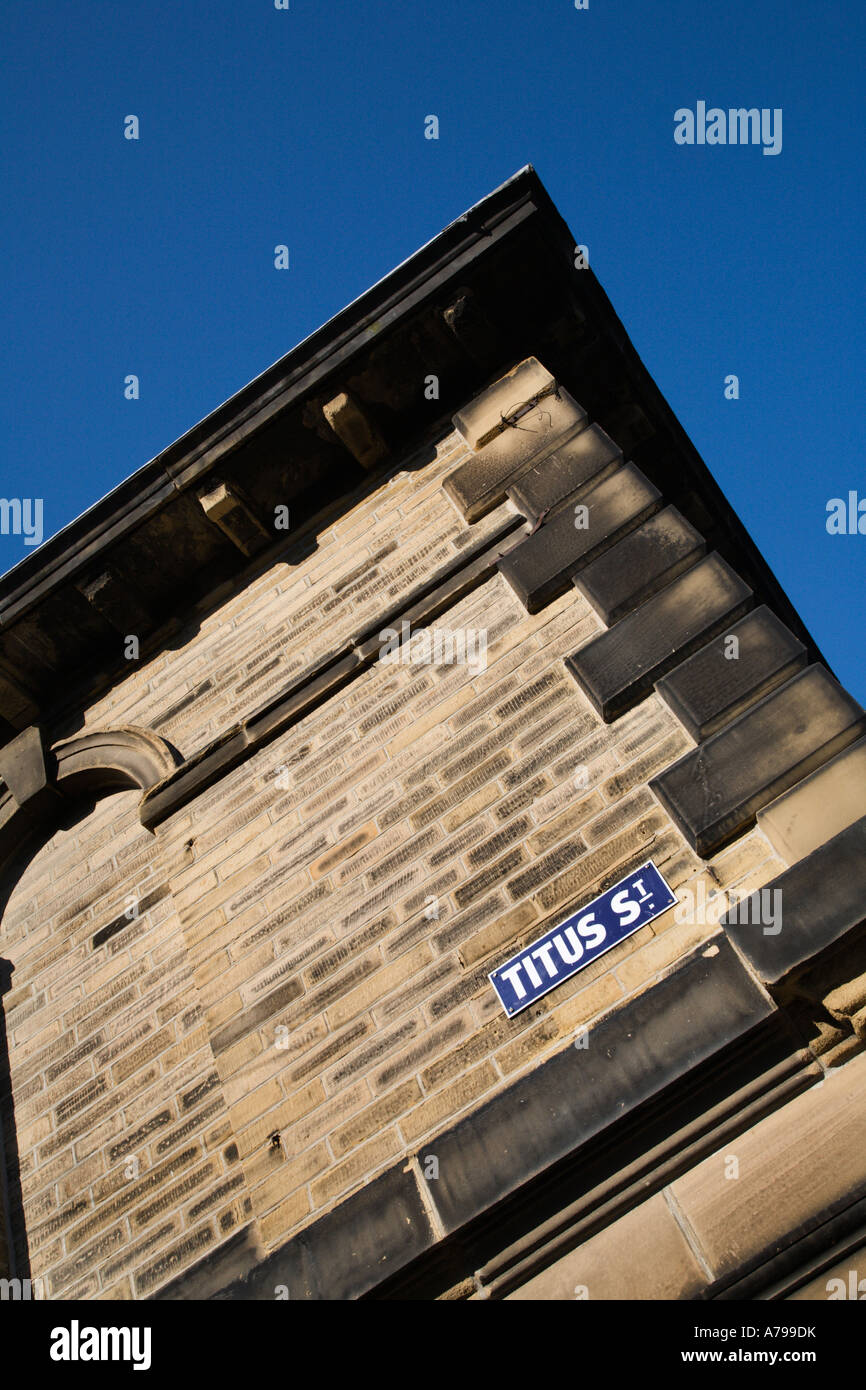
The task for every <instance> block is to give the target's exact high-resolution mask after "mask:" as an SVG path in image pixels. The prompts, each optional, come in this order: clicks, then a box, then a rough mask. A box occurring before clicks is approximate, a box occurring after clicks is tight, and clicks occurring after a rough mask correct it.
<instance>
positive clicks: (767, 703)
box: [578, 590, 866, 858]
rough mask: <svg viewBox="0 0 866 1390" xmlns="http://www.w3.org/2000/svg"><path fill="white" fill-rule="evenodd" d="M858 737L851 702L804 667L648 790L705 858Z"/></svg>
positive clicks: (862, 725)
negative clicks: (770, 803)
mask: <svg viewBox="0 0 866 1390" xmlns="http://www.w3.org/2000/svg"><path fill="white" fill-rule="evenodd" d="M665 592H669V591H668V590H666V591H665ZM626 621H631V620H630V619H626ZM613 630H614V631H615V629H613ZM609 635H610V634H607V633H606V634H605V636H609ZM584 650H586V649H584ZM582 655H583V653H582V652H581V653H579V654H578V656H582ZM864 731H866V718H864V714H863V710H862V709H861V707H860V705H858V704H857V701H856V700H854V699H853V698H852V696H850V695H849V694H848V693H847V691H845V690H843V689H842V687H841V686H840V685H839V683H838V681H835V680H834V679H833V677H832V676H831V675H830V673H829V671H827V670H826V669H825V668H824V667H823V666H810V667H808V668H807V669H806V670H805V671H802V672H800V674H799V675H796V676H794V677H793V679H791V680H789V681H788V682H787V684H785V685H783V686H781V687H780V688H779V689H778V690H775V691H774V692H773V693H772V694H771V695H768V696H767V697H766V698H765V699H764V700H761V701H760V703H759V704H757V705H754V706H753V707H752V708H751V709H750V710H748V711H747V712H746V713H745V714H743V715H741V716H740V718H739V719H736V720H735V721H734V723H733V724H729V725H728V727H727V728H725V729H722V730H721V732H720V733H718V734H715V735H713V737H712V738H710V739H708V740H707V742H706V743H702V744H701V745H700V747H698V748H695V749H694V750H693V751H692V752H691V753H687V754H686V755H685V757H684V758H680V759H679V761H678V762H676V763H674V764H673V766H672V767H669V768H667V770H666V771H665V772H662V773H660V774H659V776H658V777H655V778H653V780H652V781H651V783H650V787H651V788H652V790H653V791H654V792H655V794H656V795H657V796H658V797H659V799H660V801H661V802H662V804H663V805H664V806H665V807H666V809H667V810H668V811H669V812H670V814H671V815H672V816H673V817H674V819H675V821H676V823H677V825H678V826H679V827H680V829H681V830H682V832H683V834H684V835H685V837H686V839H687V840H688V842H689V844H690V845H691V847H692V849H694V850H696V851H697V853H698V854H700V855H702V856H703V857H704V858H707V856H708V855H710V854H713V853H715V851H716V850H718V849H721V848H722V847H723V846H724V845H725V844H727V843H728V841H729V840H732V839H733V838H734V837H735V836H736V835H739V834H742V832H743V831H744V830H747V829H748V828H749V827H750V826H751V825H753V824H754V821H755V817H756V815H757V813H758V811H760V810H761V809H762V807H764V806H766V805H768V803H769V802H770V801H772V800H774V799H775V798H776V797H777V796H780V795H781V794H782V793H783V792H785V791H788V790H789V789H790V788H791V787H793V786H794V785H795V784H796V783H797V782H800V781H802V779H803V778H804V777H806V776H808V775H809V773H810V772H814V771H815V770H816V769H817V768H818V767H821V766H822V765H823V764H824V763H826V762H829V760H830V759H831V758H832V757H835V755H836V754H837V753H840V752H841V751H842V750H843V749H844V748H846V747H848V745H849V744H851V743H854V742H856V741H857V739H858V738H859V737H861V736H862V734H863V733H864Z"/></svg>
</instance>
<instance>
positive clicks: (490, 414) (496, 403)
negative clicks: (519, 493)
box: [451, 357, 556, 449]
mask: <svg viewBox="0 0 866 1390" xmlns="http://www.w3.org/2000/svg"><path fill="white" fill-rule="evenodd" d="M555 390H556V381H555V380H554V378H553V377H552V376H551V374H550V372H549V371H548V370H547V368H546V367H543V366H542V365H541V363H540V362H539V360H538V358H537V357H527V358H525V360H524V361H523V362H518V364H517V366H516V367H512V369H511V371H510V372H508V373H506V375H505V376H503V377H500V378H499V380H498V381H494V383H493V385H492V386H488V387H487V390H486V391H482V392H481V393H480V395H478V396H476V397H475V399H474V400H471V401H470V402H469V404H468V405H465V406H464V407H463V409H462V410H458V412H457V414H456V415H453V416H452V417H451V422H452V424H453V425H454V428H455V429H456V430H457V432H458V434H461V435H462V436H463V438H464V439H465V440H466V443H467V444H468V445H469V447H470V449H480V448H481V447H482V445H484V444H486V443H487V442H488V441H489V440H491V439H494V438H495V437H496V435H497V434H501V433H502V431H503V430H505V429H507V428H508V427H509V422H510V421H511V420H513V419H514V418H515V417H517V416H519V414H520V411H521V408H522V407H524V406H525V405H526V403H527V401H531V400H539V399H541V397H543V396H548V395H550V394H551V393H552V392H553V391H555Z"/></svg>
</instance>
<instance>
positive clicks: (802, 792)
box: [758, 739, 866, 864]
mask: <svg viewBox="0 0 866 1390" xmlns="http://www.w3.org/2000/svg"><path fill="white" fill-rule="evenodd" d="M861 816H866V739H860V740H859V741H858V742H857V743H853V744H851V745H850V746H849V747H848V748H846V749H844V750H843V752H841V753H838V754H837V755H836V757H835V758H831V759H830V761H829V762H828V763H825V764H824V766H823V767H821V768H818V770H817V771H816V772H813V773H811V774H810V775H809V776H808V777H804V779H803V781H802V782H798V783H797V785H796V786H795V787H792V788H791V790H790V791H788V792H784V793H783V795H782V796H780V797H777V798H776V800H775V801H771V802H770V804H769V805H768V806H764V807H762V808H761V810H760V811H759V812H758V825H759V826H760V827H761V829H762V830H763V832H764V834H765V835H766V836H767V839H768V840H769V841H770V843H771V845H772V846H773V848H774V849H775V851H776V853H777V854H779V855H781V857H782V858H783V859H784V860H785V861H786V862H787V863H788V864H795V863H796V862H797V860H799V859H805V858H806V856H807V855H809V854H811V853H812V851H813V850H815V849H817V848H818V846H819V845H823V844H825V843H826V841H827V840H830V839H832V838H833V836H834V835H838V834H839V831H840V830H844V829H845V828H846V826H849V825H851V824H853V822H854V821H856V820H859V819H860V818H861Z"/></svg>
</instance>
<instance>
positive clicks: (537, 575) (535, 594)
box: [499, 463, 661, 613]
mask: <svg viewBox="0 0 866 1390" xmlns="http://www.w3.org/2000/svg"><path fill="white" fill-rule="evenodd" d="M580 505H581V506H582V507H585V508H586V514H585V518H584V517H583V516H581V518H580V519H581V520H584V519H585V520H586V523H587V524H586V525H585V526H583V525H581V526H579V525H578V524H577V522H578V519H579V518H578V517H577V516H576V515H575V513H574V511H573V510H572V508H571V507H566V508H565V510H564V511H561V512H558V513H557V515H556V516H555V517H552V518H551V520H550V521H549V522H547V523H546V525H544V526H542V527H540V528H539V530H538V531H536V532H535V533H534V534H533V535H531V536H527V538H526V540H525V541H522V542H521V543H520V544H519V545H516V546H515V547H514V549H513V550H511V551H509V553H508V554H507V555H506V556H504V557H503V558H502V560H500V562H499V569H500V571H501V573H502V574H503V575H504V576H505V578H506V579H507V580H508V583H509V584H510V585H511V587H512V589H513V590H514V592H515V593H516V594H517V597H518V598H519V599H520V601H521V603H523V605H524V607H525V608H526V609H527V610H528V611H529V612H530V613H537V612H538V611H539V610H540V609H542V608H544V607H545V606H546V605H547V604H548V603H552V601H553V600H554V599H555V598H558V597H559V595H560V594H564V593H565V592H566V591H567V589H568V586H569V583H570V582H571V580H572V578H573V577H574V575H575V574H576V573H577V571H578V570H579V569H581V568H582V567H583V566H584V565H587V564H589V562H590V560H592V559H594V558H595V557H596V556H597V555H600V554H601V553H602V551H604V550H607V549H608V548H609V547H610V546H612V545H613V543H614V541H617V540H619V538H620V537H621V536H624V535H626V534H627V533H628V532H629V531H631V530H633V529H634V528H635V527H636V526H639V525H640V523H641V522H642V521H643V520H644V519H645V518H646V517H648V516H649V515H650V514H651V513H652V512H654V511H656V510H657V509H658V507H659V506H660V505H661V494H660V493H659V492H658V490H657V489H656V488H654V487H653V485H652V483H651V482H650V481H649V479H647V478H645V477H644V475H643V473H641V471H640V469H639V468H635V466H634V464H633V463H627V464H626V465H625V467H624V468H620V469H618V470H617V472H616V473H612V474H611V476H610V477H609V478H605V479H604V481H603V482H600V483H599V484H598V485H597V486H596V487H594V488H592V490H591V491H590V492H588V493H587V494H586V497H585V499H584V501H583V502H582V503H581V504H580Z"/></svg>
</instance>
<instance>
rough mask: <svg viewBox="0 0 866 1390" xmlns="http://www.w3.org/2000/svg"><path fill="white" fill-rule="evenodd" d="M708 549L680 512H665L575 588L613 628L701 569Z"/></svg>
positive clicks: (605, 557)
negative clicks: (692, 570)
mask: <svg viewBox="0 0 866 1390" xmlns="http://www.w3.org/2000/svg"><path fill="white" fill-rule="evenodd" d="M706 548H707V543H706V541H705V540H704V538H703V536H700V535H699V534H698V532H697V531H696V530H695V528H694V527H693V526H690V525H689V523H688V522H687V521H686V519H685V517H682V516H680V513H679V512H678V511H677V509H676V507H665V508H664V509H663V510H662V511H660V512H656V514H655V516H651V517H650V519H649V521H645V522H644V523H643V525H642V526H639V527H638V528H637V530H636V531H632V532H631V534H630V535H628V536H626V537H625V538H624V539H623V540H621V541H617V543H616V545H614V546H612V548H611V549H610V550H608V551H607V552H606V553H605V554H604V555H600V556H599V558H598V559H597V560H593V562H592V564H591V565H587V567H586V569H584V570H581V572H580V573H579V574H578V575H577V577H576V578H575V581H574V583H575V587H576V588H577V589H578V590H579V591H580V593H582V594H583V595H584V597H585V598H588V599H589V601H590V603H591V604H592V606H593V608H594V609H595V611H596V613H598V615H599V617H600V618H601V619H602V620H603V621H604V622H605V623H607V625H608V627H610V625H611V623H615V622H617V621H618V620H619V619H620V618H624V617H625V615H626V613H630V612H631V611H632V609H634V608H637V607H638V605H639V604H641V603H644V602H645V601H646V600H647V599H648V598H651V597H652V595H653V594H655V593H658V591H659V589H663V588H664V587H665V585H666V584H670V582H671V581H672V580H674V579H676V577H677V575H678V574H682V572H683V570H687V569H690V568H691V567H692V565H696V564H697V562H698V560H700V558H701V556H702V555H703V554H704V553H705V552H706Z"/></svg>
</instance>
